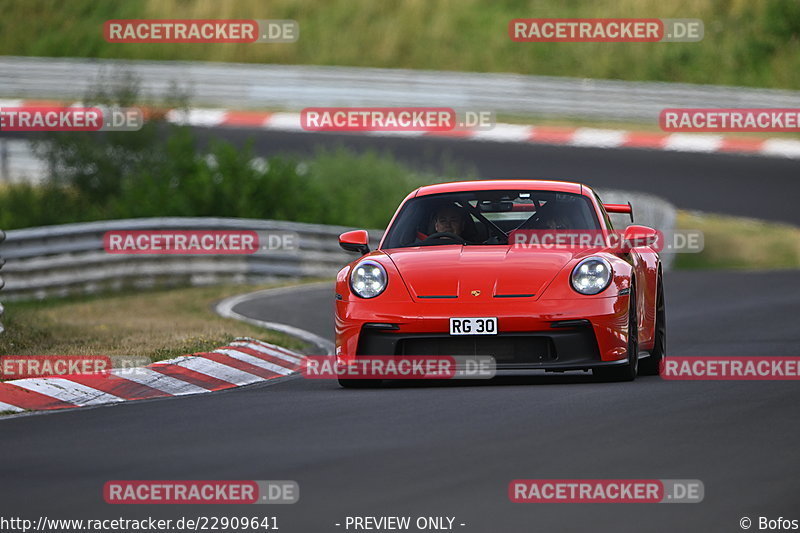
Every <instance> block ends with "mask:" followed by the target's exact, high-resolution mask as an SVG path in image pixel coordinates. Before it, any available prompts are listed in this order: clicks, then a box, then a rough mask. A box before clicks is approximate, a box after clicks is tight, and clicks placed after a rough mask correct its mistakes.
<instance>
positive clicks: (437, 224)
mask: <svg viewBox="0 0 800 533" xmlns="http://www.w3.org/2000/svg"><path fill="white" fill-rule="evenodd" d="M466 217H467V214H466V212H464V210H463V209H460V208H458V207H456V206H454V205H452V204H451V205H444V206H442V207H440V208H439V209H438V210H437V211H436V214H435V215H434V218H433V221H434V226H433V227H434V229H435V230H436V233H454V234H455V235H458V236H459V237H461V233H462V232H463V231H464V224H465V222H466Z"/></svg>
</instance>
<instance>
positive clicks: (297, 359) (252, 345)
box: [230, 341, 302, 365]
mask: <svg viewBox="0 0 800 533" xmlns="http://www.w3.org/2000/svg"><path fill="white" fill-rule="evenodd" d="M230 345H231V346H241V347H243V348H250V349H251V350H254V351H256V352H261V353H263V354H267V355H271V356H272V357H277V358H278V359H283V360H284V361H286V362H287V363H292V364H297V365H299V364H300V363H301V362H302V356H293V355H289V354H286V353H283V352H279V351H278V350H273V349H272V348H269V347H268V346H261V345H259V344H255V343H252V342H237V341H234V342H232V343H230Z"/></svg>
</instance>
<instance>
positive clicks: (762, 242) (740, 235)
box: [674, 211, 800, 270]
mask: <svg viewBox="0 0 800 533" xmlns="http://www.w3.org/2000/svg"><path fill="white" fill-rule="evenodd" d="M677 228H678V229H697V230H701V231H702V232H703V235H704V248H703V251H702V252H700V253H698V254H676V256H675V265H674V268H676V269H684V270H686V269H741V270H765V269H797V268H800V228H798V227H796V226H791V225H789V224H779V223H776V222H766V221H763V220H756V219H750V218H740V217H730V216H723V215H714V214H708V213H696V212H687V211H678V217H677Z"/></svg>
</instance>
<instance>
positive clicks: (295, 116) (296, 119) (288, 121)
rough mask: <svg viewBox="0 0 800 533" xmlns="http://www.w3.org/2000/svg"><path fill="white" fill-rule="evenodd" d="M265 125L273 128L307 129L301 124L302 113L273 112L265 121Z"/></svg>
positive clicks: (286, 129)
mask: <svg viewBox="0 0 800 533" xmlns="http://www.w3.org/2000/svg"><path fill="white" fill-rule="evenodd" d="M264 127H266V128H268V129H271V130H284V131H305V130H304V129H303V126H302V125H301V124H300V113H273V114H272V116H270V117H269V118H268V119H267V120H266V121H265V122H264Z"/></svg>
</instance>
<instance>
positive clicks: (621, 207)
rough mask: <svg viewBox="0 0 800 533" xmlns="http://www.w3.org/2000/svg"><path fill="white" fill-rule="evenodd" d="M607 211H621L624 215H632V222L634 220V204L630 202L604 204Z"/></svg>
mask: <svg viewBox="0 0 800 533" xmlns="http://www.w3.org/2000/svg"><path fill="white" fill-rule="evenodd" d="M603 207H605V209H606V211H607V212H609V213H620V214H623V215H630V217H631V222H633V206H632V205H631V203H630V202H628V203H627V204H603Z"/></svg>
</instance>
